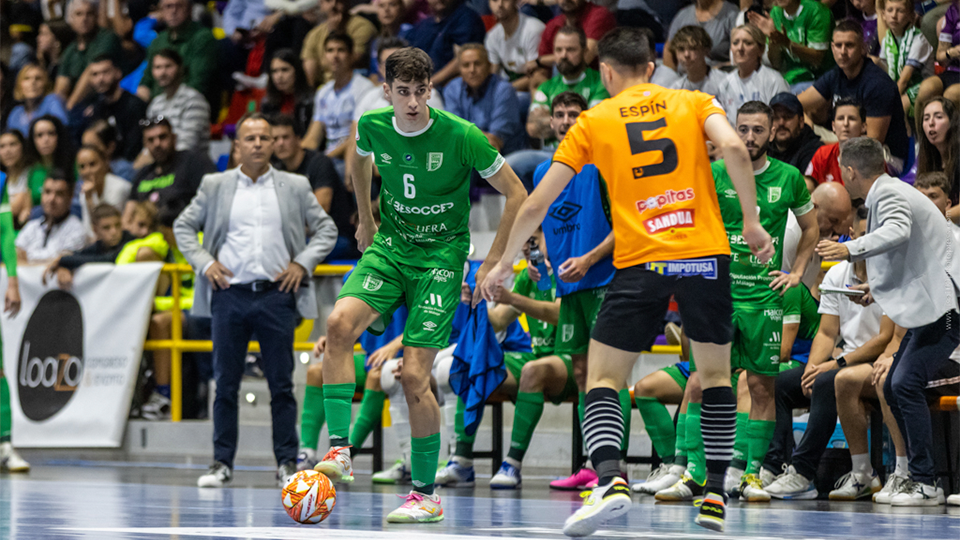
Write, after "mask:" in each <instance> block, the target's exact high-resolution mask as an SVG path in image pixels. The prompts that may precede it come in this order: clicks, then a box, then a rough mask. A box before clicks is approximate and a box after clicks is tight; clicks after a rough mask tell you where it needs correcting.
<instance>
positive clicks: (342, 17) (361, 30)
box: [300, 0, 377, 88]
mask: <svg viewBox="0 0 960 540" xmlns="http://www.w3.org/2000/svg"><path fill="white" fill-rule="evenodd" d="M349 9H350V8H349V5H348V3H347V1H346V0H320V17H321V18H322V19H323V22H321V23H320V24H318V25H317V26H316V28H314V29H313V30H311V31H310V33H309V34H307V37H306V39H304V41H303V49H302V50H301V52H300V59H301V60H302V61H303V71H304V72H305V73H306V75H307V81H309V82H310V87H311V88H316V87H317V86H320V85H322V84H325V83H327V82H328V81H330V79H331V78H332V77H333V76H334V73H333V66H332V65H331V64H330V59H329V58H327V38H328V37H329V36H330V35H332V34H346V35H348V36H350V38H351V39H352V40H353V41H352V43H353V46H352V47H350V50H351V53H350V57H349V58H348V59H347V65H348V66H349V67H350V68H351V69H353V68H354V67H356V68H363V67H365V62H366V60H367V59H368V58H369V56H368V55H367V47H368V46H369V45H370V40H372V39H373V37H374V36H376V35H377V28H376V27H375V26H374V25H373V23H371V22H370V21H369V20H367V19H366V18H364V17H362V16H360V15H351V14H350V12H349Z"/></svg>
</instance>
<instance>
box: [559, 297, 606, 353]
mask: <svg viewBox="0 0 960 540" xmlns="http://www.w3.org/2000/svg"><path fill="white" fill-rule="evenodd" d="M606 294H607V287H596V288H594V289H586V290H583V291H577V292H575V293H571V294H568V295H566V296H564V297H562V298H561V299H560V317H559V320H558V321H557V329H558V331H559V332H558V333H559V337H560V339H559V340H558V341H557V345H556V347H555V348H554V352H555V353H557V354H587V349H588V348H589V347H590V334H591V333H592V332H593V327H594V325H596V324H597V314H598V313H600V305H601V304H603V297H604V296H606Z"/></svg>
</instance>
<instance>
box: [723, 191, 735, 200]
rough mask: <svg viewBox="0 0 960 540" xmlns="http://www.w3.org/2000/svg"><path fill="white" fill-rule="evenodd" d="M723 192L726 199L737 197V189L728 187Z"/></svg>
mask: <svg viewBox="0 0 960 540" xmlns="http://www.w3.org/2000/svg"><path fill="white" fill-rule="evenodd" d="M723 194H724V195H726V197H727V198H728V199H736V198H737V190H735V189H728V190H726V191H724V192H723Z"/></svg>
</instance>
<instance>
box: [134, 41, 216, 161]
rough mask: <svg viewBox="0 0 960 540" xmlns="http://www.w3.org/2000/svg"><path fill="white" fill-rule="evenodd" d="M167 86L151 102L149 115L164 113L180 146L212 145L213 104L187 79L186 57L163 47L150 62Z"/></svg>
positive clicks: (162, 85) (198, 147)
mask: <svg viewBox="0 0 960 540" xmlns="http://www.w3.org/2000/svg"><path fill="white" fill-rule="evenodd" d="M150 68H151V71H152V73H153V78H154V80H156V81H157V85H158V86H159V87H160V89H161V90H163V92H162V93H160V94H157V96H156V97H154V98H153V99H152V100H151V101H150V105H148V106H147V114H146V116H147V118H156V117H158V116H162V117H163V118H166V119H167V120H169V121H170V125H172V126H173V133H174V134H175V135H176V136H177V150H202V151H206V150H207V148H209V146H210V105H209V104H208V103H207V100H206V99H204V97H203V95H202V94H200V92H197V91H196V90H194V89H193V88H190V87H189V86H187V85H186V84H184V83H183V80H184V72H183V58H182V57H181V56H180V53H178V52H177V51H175V50H173V49H161V50H159V51H157V54H155V55H153V60H151V65H150Z"/></svg>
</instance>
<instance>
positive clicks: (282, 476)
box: [277, 461, 297, 489]
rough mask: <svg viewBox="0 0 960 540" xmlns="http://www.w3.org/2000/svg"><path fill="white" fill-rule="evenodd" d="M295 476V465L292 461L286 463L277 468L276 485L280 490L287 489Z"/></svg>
mask: <svg viewBox="0 0 960 540" xmlns="http://www.w3.org/2000/svg"><path fill="white" fill-rule="evenodd" d="M295 474H297V464H296V463H294V462H293V461H288V462H286V463H284V464H282V465H280V466H279V467H277V484H278V485H279V486H280V489H283V488H285V487H287V484H289V483H290V482H291V481H292V480H293V476H294V475H295Z"/></svg>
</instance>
